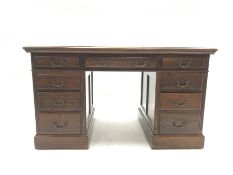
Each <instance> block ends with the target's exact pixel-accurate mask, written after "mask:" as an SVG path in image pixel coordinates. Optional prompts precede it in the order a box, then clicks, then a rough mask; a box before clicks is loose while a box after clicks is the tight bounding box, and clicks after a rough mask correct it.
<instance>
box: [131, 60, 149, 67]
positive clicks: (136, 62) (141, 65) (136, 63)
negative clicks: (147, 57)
mask: <svg viewBox="0 0 233 175" xmlns="http://www.w3.org/2000/svg"><path fill="white" fill-rule="evenodd" d="M134 65H135V66H136V67H145V66H146V62H145V61H143V64H139V63H138V61H135V62H134Z"/></svg>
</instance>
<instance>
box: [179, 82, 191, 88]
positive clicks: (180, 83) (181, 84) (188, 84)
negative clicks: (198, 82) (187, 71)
mask: <svg viewBox="0 0 233 175" xmlns="http://www.w3.org/2000/svg"><path fill="white" fill-rule="evenodd" d="M176 86H177V87H179V88H187V87H189V86H190V81H184V82H181V81H177V82H176Z"/></svg>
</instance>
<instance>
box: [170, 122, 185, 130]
mask: <svg viewBox="0 0 233 175" xmlns="http://www.w3.org/2000/svg"><path fill="white" fill-rule="evenodd" d="M184 124H185V123H184V122H183V121H176V122H173V126H174V127H177V128H182V127H183V126H184Z"/></svg>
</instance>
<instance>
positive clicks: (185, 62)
mask: <svg viewBox="0 0 233 175" xmlns="http://www.w3.org/2000/svg"><path fill="white" fill-rule="evenodd" d="M191 65H192V60H190V59H185V60H180V61H179V64H178V67H180V68H189V67H190V66H191Z"/></svg>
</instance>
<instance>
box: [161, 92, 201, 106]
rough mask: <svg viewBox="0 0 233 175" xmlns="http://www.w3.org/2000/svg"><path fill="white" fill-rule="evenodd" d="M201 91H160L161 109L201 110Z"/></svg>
mask: <svg viewBox="0 0 233 175" xmlns="http://www.w3.org/2000/svg"><path fill="white" fill-rule="evenodd" d="M201 101H202V94H201V93H160V110H200V109H201Z"/></svg>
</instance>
